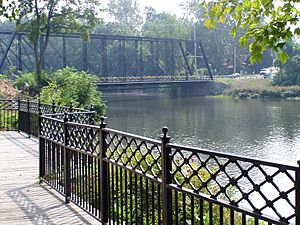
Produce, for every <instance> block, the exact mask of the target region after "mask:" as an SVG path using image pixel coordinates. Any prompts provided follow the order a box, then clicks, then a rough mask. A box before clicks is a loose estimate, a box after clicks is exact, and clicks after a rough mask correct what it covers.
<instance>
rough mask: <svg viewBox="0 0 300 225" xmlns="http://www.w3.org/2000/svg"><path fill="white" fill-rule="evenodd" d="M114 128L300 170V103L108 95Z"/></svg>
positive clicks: (106, 97)
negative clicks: (165, 131)
mask: <svg viewBox="0 0 300 225" xmlns="http://www.w3.org/2000/svg"><path fill="white" fill-rule="evenodd" d="M104 98H105V99H106V100H107V101H108V102H107V104H108V108H109V110H108V117H109V119H108V120H107V123H108V125H109V127H111V128H116V129H119V130H122V131H127V132H130V133H134V134H138V135H144V136H147V137H152V138H156V139H157V138H159V135H160V134H161V129H160V128H161V127H163V126H165V125H166V126H168V127H169V130H170V133H169V134H170V136H171V138H172V139H171V141H172V142H174V143H180V144H184V145H191V146H195V147H201V148H207V149H211V150H216V151H223V152H230V153H235V154H239V155H244V156H249V157H255V158H260V159H264V160H271V161H274V162H280V163H287V164H292V165H295V164H296V162H297V160H300V101H292V100H286V101H260V100H227V99H226V100H221V99H209V98H203V97H192V98H176V99H174V98H168V97H166V96H155V97H149V96H130V95H119V96H104Z"/></svg>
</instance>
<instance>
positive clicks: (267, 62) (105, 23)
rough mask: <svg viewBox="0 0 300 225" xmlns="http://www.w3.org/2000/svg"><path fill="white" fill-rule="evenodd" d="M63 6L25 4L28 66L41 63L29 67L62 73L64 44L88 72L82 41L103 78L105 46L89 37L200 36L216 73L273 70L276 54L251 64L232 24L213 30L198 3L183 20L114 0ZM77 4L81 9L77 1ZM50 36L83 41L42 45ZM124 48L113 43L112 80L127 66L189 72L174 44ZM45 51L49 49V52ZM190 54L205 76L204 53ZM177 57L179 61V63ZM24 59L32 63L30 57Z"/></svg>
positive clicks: (140, 71) (6, 25) (22, 25)
mask: <svg viewBox="0 0 300 225" xmlns="http://www.w3.org/2000/svg"><path fill="white" fill-rule="evenodd" d="M27 2H29V3H30V4H31V5H30V4H29V5H30V7H31V8H32V9H34V7H33V6H35V5H34V1H29V0H27ZM59 2H65V1H64V0H56V1H54V0H52V1H49V4H44V5H41V4H40V5H37V6H38V7H39V10H38V11H35V10H33V11H32V13H33V14H32V13H31V14H26V12H27V11H26V10H28V9H29V8H30V7H28V5H25V6H23V12H24V15H26V16H22V17H21V18H19V20H18V22H17V31H27V32H28V31H30V34H29V36H28V37H27V38H28V42H30V43H31V44H33V48H32V49H30V48H29V47H27V49H25V48H26V45H24V47H23V48H24V50H23V52H22V53H23V54H25V53H26V52H27V53H28V54H29V55H30V56H28V57H27V60H28V62H27V64H28V66H29V65H30V64H31V63H30V62H29V60H31V61H34V62H35V64H34V65H30V66H29V67H30V68H31V67H32V66H34V67H35V68H36V70H37V71H38V72H40V70H41V69H42V67H43V68H48V69H52V70H56V69H58V68H62V67H63V66H64V65H63V64H64V63H63V59H62V57H63V56H62V49H63V48H64V47H63V45H64V44H65V47H66V49H67V52H68V55H67V66H74V67H76V68H78V69H84V68H83V67H84V65H83V64H84V60H83V54H84V53H83V48H85V47H84V43H83V42H82V40H84V42H86V43H88V46H87V48H88V60H87V64H88V65H87V67H88V70H89V71H90V72H92V73H94V74H97V75H100V76H101V75H102V73H101V71H103V68H102V67H103V65H101V63H100V60H99V59H101V57H103V55H101V48H102V47H103V43H101V42H100V41H97V40H93V39H91V38H90V37H89V36H88V34H89V33H94V34H111V35H129V36H145V37H161V38H179V39H194V38H196V39H197V40H200V41H201V42H202V45H203V49H204V51H205V53H206V55H207V58H208V62H209V63H210V66H211V69H212V71H213V73H214V74H230V73H233V72H234V68H235V70H236V72H240V71H245V72H247V73H253V72H256V73H258V72H259V70H260V69H261V68H263V67H269V66H272V63H273V58H274V55H273V54H272V52H271V51H266V52H265V54H264V57H263V60H262V62H260V63H257V64H253V65H252V64H250V62H249V58H250V53H249V50H248V49H247V48H241V47H240V45H239V44H238V37H236V38H233V37H232V36H231V30H232V27H233V25H230V23H227V24H220V25H218V26H217V27H216V29H215V30H209V29H207V28H206V26H205V24H204V22H203V13H204V9H203V8H202V7H201V6H200V5H199V4H195V3H194V1H191V2H190V3H187V4H186V5H185V8H186V12H187V14H188V15H189V16H182V17H181V18H179V17H178V16H176V15H174V14H171V13H167V12H160V13H158V12H156V11H155V10H154V9H153V8H151V7H146V8H145V9H144V10H143V12H141V10H140V8H139V6H138V4H137V2H136V1H135V0H112V1H109V3H108V5H107V8H106V9H102V8H103V7H102V6H99V1H95V0H85V4H86V5H88V6H89V7H87V8H84V7H82V6H80V7H79V6H78V10H75V11H74V10H72V8H70V7H67V6H63V7H61V6H59V4H58V3H59ZM72 2H73V4H75V5H74V6H76V7H77V5H76V2H77V1H72ZM31 8H30V9H31ZM49 9H52V10H53V14H52V15H49V13H48V14H47V12H49ZM54 9H55V10H54ZM101 14H105V15H107V18H108V19H98V17H97V15H101ZM64 15H65V16H64ZM191 18H192V19H191ZM37 23H38V24H37ZM32 28H35V29H32ZM0 30H1V31H5V30H10V31H14V30H16V29H15V24H14V23H13V22H7V21H5V22H1V24H0ZM47 32H49V33H52V34H53V33H70V32H79V33H80V34H81V37H82V39H81V40H80V39H74V38H68V39H66V43H63V41H62V40H61V39H59V38H52V39H51V38H50V39H49V40H47V36H45V37H44V40H43V41H40V35H41V34H42V33H47ZM239 35H240V36H241V35H242V34H237V36H239ZM2 39H6V40H4V42H5V43H7V41H8V40H9V37H2ZM124 45H125V46H122V44H120V43H118V42H117V41H116V42H111V43H108V45H107V48H108V49H107V51H108V58H109V59H108V62H109V63H108V65H107V66H108V67H109V68H108V71H109V74H108V75H109V76H117V75H120V74H122V73H121V72H120V71H122V66H123V67H124V66H126V73H125V75H126V76H130V75H135V76H137V75H140V76H143V75H147V74H153V73H155V74H157V75H165V74H172V73H174V74H176V75H178V74H183V73H185V66H184V60H183V58H182V53H181V51H180V48H179V46H178V45H176V46H175V47H173V48H174V49H172V45H171V44H164V43H154V46H151V45H152V44H151V43H150V42H144V43H142V44H140V45H139V46H138V49H137V46H136V43H134V42H125V44H124ZM2 46H3V47H2V48H4V43H2ZM16 46H17V44H15V47H14V48H15V49H16V48H17V47H16ZM43 47H45V51H44V53H43ZM122 48H123V49H125V53H124V54H125V56H126V59H131V60H127V61H126V65H122V63H120V62H121V57H122V55H121V53H120V51H122ZM151 48H154V50H153V49H152V50H151ZM156 49H158V51H156ZM2 51H3V50H2ZM151 51H154V53H155V54H156V55H153V54H151ZM185 51H186V52H187V54H188V56H189V63H190V64H191V65H192V69H193V70H194V72H195V73H202V74H205V73H206V70H205V64H204V60H203V57H202V54H201V51H200V49H199V48H198V47H195V46H194V45H193V44H192V43H190V45H187V46H185ZM0 52H1V48H0ZM137 52H139V54H137ZM43 54H44V55H43ZM137 55H139V56H137ZM10 57H11V58H13V57H14V56H13V55H10ZM195 57H196V59H197V60H196V59H195ZM173 58H175V59H176V60H173ZM14 60H16V59H11V61H14ZM23 60H25V61H26V57H24V58H23ZM45 62H46V63H47V64H49V65H48V67H47V65H46V66H45V65H44V64H43V63H45ZM137 62H139V63H137ZM137 64H139V65H137ZM23 69H25V68H23ZM123 70H124V68H123ZM122 75H124V74H122Z"/></svg>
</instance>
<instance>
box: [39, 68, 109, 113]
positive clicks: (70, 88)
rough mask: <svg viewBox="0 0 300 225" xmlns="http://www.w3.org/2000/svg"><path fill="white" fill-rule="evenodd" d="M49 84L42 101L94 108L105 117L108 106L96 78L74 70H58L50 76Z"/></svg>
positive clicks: (42, 93) (41, 95) (45, 88)
mask: <svg viewBox="0 0 300 225" xmlns="http://www.w3.org/2000/svg"><path fill="white" fill-rule="evenodd" d="M49 79H50V81H49V83H48V85H47V86H45V87H43V88H42V90H41V94H40V97H41V100H42V102H45V103H51V102H52V100H53V99H54V100H55V101H56V102H57V103H58V104H59V105H70V103H72V104H73V105H74V107H77V108H89V107H90V106H91V105H93V106H94V108H95V110H96V111H97V112H98V114H99V115H104V114H105V111H106V105H105V103H104V102H103V100H102V99H101V93H100V92H99V91H98V90H97V86H96V84H95V81H96V77H95V76H92V75H90V74H88V73H86V72H78V71H76V70H75V69H73V68H68V67H67V68H64V69H62V70H57V71H56V72H54V73H52V74H50V75H49Z"/></svg>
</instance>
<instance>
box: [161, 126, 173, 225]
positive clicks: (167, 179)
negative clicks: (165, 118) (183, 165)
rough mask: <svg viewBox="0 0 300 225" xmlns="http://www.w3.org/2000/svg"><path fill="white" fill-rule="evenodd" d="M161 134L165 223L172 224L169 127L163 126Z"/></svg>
mask: <svg viewBox="0 0 300 225" xmlns="http://www.w3.org/2000/svg"><path fill="white" fill-rule="evenodd" d="M162 131H163V135H162V136H161V160H162V167H161V168H162V205H163V225H169V224H172V192H171V190H170V189H169V188H168V184H170V183H171V182H172V180H171V169H172V163H171V160H170V154H171V149H170V148H168V147H167V146H166V145H167V144H168V143H169V142H170V137H169V136H168V128H167V127H163V128H162Z"/></svg>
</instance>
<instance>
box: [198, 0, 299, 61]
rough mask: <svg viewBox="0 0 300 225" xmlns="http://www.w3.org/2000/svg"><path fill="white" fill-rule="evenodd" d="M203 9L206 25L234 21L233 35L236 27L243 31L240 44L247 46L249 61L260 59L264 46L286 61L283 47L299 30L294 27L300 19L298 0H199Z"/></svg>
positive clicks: (286, 56) (212, 25)
mask: <svg viewBox="0 0 300 225" xmlns="http://www.w3.org/2000/svg"><path fill="white" fill-rule="evenodd" d="M200 2H201V4H202V6H203V7H204V9H205V15H206V20H205V25H206V26H207V27H209V28H214V27H215V26H216V25H217V24H218V23H226V22H228V21H229V20H230V21H235V24H234V26H233V28H232V35H233V36H236V33H237V30H238V29H243V30H245V31H246V33H245V35H243V36H242V37H240V39H239V41H240V44H241V45H242V46H249V50H250V52H251V58H250V61H251V62H252V63H254V62H256V61H261V60H262V53H263V51H265V50H266V49H267V48H269V49H271V50H273V51H275V52H279V53H278V55H277V58H278V59H279V60H281V61H282V62H286V60H287V58H288V55H287V53H286V52H285V51H284V50H283V47H284V46H285V44H286V41H287V40H289V39H290V38H291V37H293V36H294V35H299V34H300V28H299V27H297V26H298V25H297V24H298V22H299V20H300V10H299V9H298V8H297V2H298V0H291V1H273V0H241V1H227V0H221V1H207V0H200Z"/></svg>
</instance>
